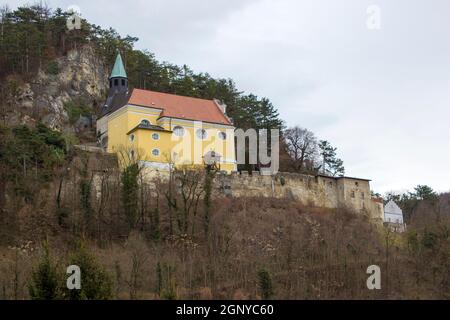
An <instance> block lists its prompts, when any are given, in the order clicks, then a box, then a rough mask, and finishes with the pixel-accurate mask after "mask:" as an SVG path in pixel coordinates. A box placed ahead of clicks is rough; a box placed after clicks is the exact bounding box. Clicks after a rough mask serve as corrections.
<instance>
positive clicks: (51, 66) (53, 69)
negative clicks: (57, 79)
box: [47, 60, 59, 75]
mask: <svg viewBox="0 0 450 320" xmlns="http://www.w3.org/2000/svg"><path fill="white" fill-rule="evenodd" d="M47 73H48V74H52V75H57V74H58V73H59V66H58V62H56V61H54V60H53V61H50V62H49V63H48V64H47Z"/></svg>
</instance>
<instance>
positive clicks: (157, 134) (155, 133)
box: [152, 132, 160, 141]
mask: <svg viewBox="0 0 450 320" xmlns="http://www.w3.org/2000/svg"><path fill="white" fill-rule="evenodd" d="M154 135H156V137H157V138H156V139H155V137H154ZM159 138H160V136H159V133H158V132H153V133H152V139H153V140H155V141H156V140H159Z"/></svg>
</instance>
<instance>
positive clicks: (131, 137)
mask: <svg viewBox="0 0 450 320" xmlns="http://www.w3.org/2000/svg"><path fill="white" fill-rule="evenodd" d="M134 138H135V136H134V133H132V134H130V137H129V139H130V141H131V142H134Z"/></svg>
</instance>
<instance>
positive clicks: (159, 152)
mask: <svg viewBox="0 0 450 320" xmlns="http://www.w3.org/2000/svg"><path fill="white" fill-rule="evenodd" d="M155 150H156V151H158V154H157V155H156V154H154V153H153V151H155ZM160 155H161V151H160V150H159V149H158V148H154V149H152V156H154V157H159V156H160Z"/></svg>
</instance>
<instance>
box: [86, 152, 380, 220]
mask: <svg viewBox="0 0 450 320" xmlns="http://www.w3.org/2000/svg"><path fill="white" fill-rule="evenodd" d="M79 149H81V150H83V151H85V152H86V153H87V154H89V155H90V156H89V164H90V165H89V169H90V170H91V171H92V172H93V173H94V174H93V180H94V185H95V188H96V192H97V196H98V192H100V181H101V175H102V172H103V171H104V170H105V169H106V170H108V171H109V172H110V173H112V172H113V171H117V174H110V177H111V179H118V177H119V174H118V173H119V168H118V166H117V157H116V156H115V155H112V154H107V153H103V152H102V151H101V150H98V149H97V148H95V149H92V148H91V149H88V148H87V147H83V148H81V147H80V148H79ZM144 174H145V176H146V178H145V179H146V180H147V181H151V180H152V179H154V178H156V177H158V178H162V179H165V178H168V172H167V171H162V170H161V171H158V170H155V169H154V168H152V169H150V168H145V170H144ZM213 192H214V194H215V195H216V196H224V195H225V196H232V197H261V196H262V197H274V198H285V199H293V200H298V201H301V202H302V203H303V204H305V205H308V206H315V207H324V208H342V207H344V208H348V209H351V210H353V211H356V212H360V213H363V214H367V215H368V216H369V217H370V218H372V219H375V220H380V221H382V220H383V211H384V208H383V203H382V202H378V201H377V200H376V199H373V198H372V196H371V191H370V180H367V179H359V178H351V177H329V176H322V175H317V176H313V175H305V174H298V173H286V172H279V173H277V174H276V175H272V176H270V175H260V174H259V172H253V173H252V174H251V175H250V174H249V173H247V172H241V173H238V172H234V173H232V174H225V173H218V174H217V175H216V177H215V179H214V188H213Z"/></svg>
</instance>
